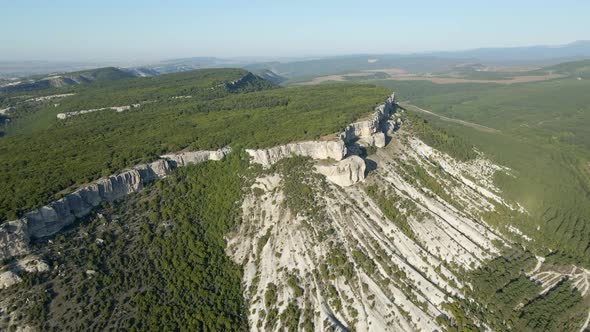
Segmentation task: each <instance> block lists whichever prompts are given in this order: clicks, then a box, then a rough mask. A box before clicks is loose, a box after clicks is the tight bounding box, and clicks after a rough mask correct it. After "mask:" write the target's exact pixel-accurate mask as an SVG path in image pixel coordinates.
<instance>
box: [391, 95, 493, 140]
mask: <svg viewBox="0 0 590 332" xmlns="http://www.w3.org/2000/svg"><path fill="white" fill-rule="evenodd" d="M399 104H400V105H401V106H402V107H403V108H406V109H410V110H414V111H418V112H421V113H426V114H429V115H434V116H436V117H437V118H439V119H441V120H443V121H447V122H452V123H457V124H460V125H463V126H466V127H471V128H473V129H477V130H480V131H485V132H487V133H499V132H500V131H499V130H498V129H494V128H490V127H486V126H482V125H480V124H477V123H473V122H468V121H463V120H459V119H453V118H448V117H446V116H442V115H440V114H436V113H434V112H431V111H428V110H425V109H423V108H420V107H418V106H416V105H412V104H409V103H405V102H401V103H399Z"/></svg>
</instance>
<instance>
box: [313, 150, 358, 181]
mask: <svg viewBox="0 0 590 332" xmlns="http://www.w3.org/2000/svg"><path fill="white" fill-rule="evenodd" d="M315 169H316V171H317V172H318V173H320V174H323V175H325V176H326V179H328V181H330V182H332V183H335V184H337V185H339V186H341V187H348V186H351V185H353V184H355V183H357V182H359V181H362V180H364V179H365V169H366V165H365V161H364V160H363V159H362V158H361V157H359V156H350V157H348V158H346V159H344V160H341V161H339V162H337V163H335V164H333V165H328V166H324V165H316V166H315Z"/></svg>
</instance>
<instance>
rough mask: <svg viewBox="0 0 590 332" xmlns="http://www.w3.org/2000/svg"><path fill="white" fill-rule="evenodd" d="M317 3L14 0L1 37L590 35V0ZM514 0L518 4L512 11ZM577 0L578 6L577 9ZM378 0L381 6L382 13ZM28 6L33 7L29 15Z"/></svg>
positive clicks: (260, 43) (214, 51)
mask: <svg viewBox="0 0 590 332" xmlns="http://www.w3.org/2000/svg"><path fill="white" fill-rule="evenodd" d="M308 2H309V1H303V2H298V3H296V4H293V3H271V2H268V1H264V0H256V1H252V2H250V3H248V4H243V3H240V2H238V1H235V0H224V1H220V2H216V3H202V2H197V3H192V2H188V1H180V2H178V3H175V5H174V6H170V5H167V4H162V3H158V2H154V1H148V2H140V1H138V0H132V1H126V2H125V3H118V2H116V1H113V0H108V1H104V2H101V3H100V4H98V3H93V4H80V3H78V2H74V1H72V0H59V1H55V2H52V3H45V2H43V3H39V2H38V1H34V0H25V1H19V2H14V3H13V2H11V3H8V4H6V5H5V6H4V7H5V8H3V9H4V10H3V11H2V13H0V22H2V23H1V24H2V25H3V26H4V29H3V30H5V31H9V30H10V27H18V29H19V31H18V33H14V34H3V35H2V36H0V44H2V45H4V46H5V51H4V52H2V53H1V54H0V61H1V62H24V61H48V62H55V61H68V62H130V63H133V62H135V63H141V62H150V61H151V62H153V61H162V60H168V59H185V58H197V57H215V58H220V59H236V58H238V59H239V58H276V59H281V58H290V59H306V58H314V57H331V56H345V55H364V54H371V55H374V54H375V55H376V54H381V55H385V54H399V55H414V54H423V53H431V52H454V51H465V50H474V49H482V48H483V49H485V48H512V47H525V46H558V45H564V44H569V43H572V42H575V41H584V40H588V39H590V36H588V35H587V33H586V30H585V27H584V25H585V23H584V22H585V21H584V13H585V12H588V11H589V10H590V3H580V2H579V1H575V0H569V1H564V2H561V3H559V4H551V5H544V6H538V3H537V2H533V1H530V0H527V1H521V2H519V3H516V4H515V3H513V2H508V1H505V0H503V1H498V2H495V3H493V4H485V5H482V4H473V3H471V2H469V1H466V0H454V1H450V2H447V3H444V4H441V3H438V2H435V1H431V0H429V1H422V2H420V4H408V3H404V2H397V1H394V2H386V1H383V0H378V1H371V3H370V4H369V3H365V4H362V5H359V4H357V3H355V2H353V1H350V0H347V1H344V2H342V1H341V2H336V1H333V0H329V1H325V2H322V3H321V5H318V4H315V5H313V4H312V5H310V4H309V3H308ZM507 4H510V8H511V9H512V10H511V11H510V12H506V11H505V8H507V6H505V5H507ZM573 5H575V7H576V8H577V10H576V11H575V12H573V13H572V11H571V10H570V8H573V7H572V6H573ZM310 7H311V8H313V9H312V10H309V8H310ZM374 8H381V9H380V10H379V12H378V13H376V12H375V9H374ZM584 9H586V10H584ZM23 12H27V15H28V16H27V21H25V22H23V21H22V15H21V13H23ZM383 13H385V14H383ZM547 21H551V24H547ZM498 22H501V23H502V24H498ZM23 23H24V24H23ZM466 26H469V27H470V28H469V29H465V28H464V27H466ZM47 27H49V28H47Z"/></svg>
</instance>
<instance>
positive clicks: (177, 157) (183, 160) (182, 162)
mask: <svg viewBox="0 0 590 332" xmlns="http://www.w3.org/2000/svg"><path fill="white" fill-rule="evenodd" d="M230 152H231V148H229V147H225V148H223V149H219V150H217V151H189V152H181V153H177V154H165V155H163V156H160V157H161V158H164V159H166V160H168V161H170V162H172V163H173V165H174V167H180V166H186V165H188V164H199V163H202V162H205V161H207V160H221V159H223V158H224V157H225V156H226V155H227V154H228V153H230Z"/></svg>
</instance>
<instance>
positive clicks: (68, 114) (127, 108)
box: [57, 104, 141, 120]
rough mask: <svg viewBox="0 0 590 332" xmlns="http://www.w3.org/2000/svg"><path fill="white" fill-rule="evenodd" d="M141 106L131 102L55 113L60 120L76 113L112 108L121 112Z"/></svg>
mask: <svg viewBox="0 0 590 332" xmlns="http://www.w3.org/2000/svg"><path fill="white" fill-rule="evenodd" d="M139 106H141V104H131V105H124V106H112V107H102V108H94V109H89V110H81V111H74V112H65V113H58V114H57V118H58V119H60V120H65V119H67V118H71V117H73V116H77V115H82V114H88V113H94V112H99V111H104V110H113V111H116V112H118V113H120V112H123V111H128V110H130V109H132V108H137V107H139Z"/></svg>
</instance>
